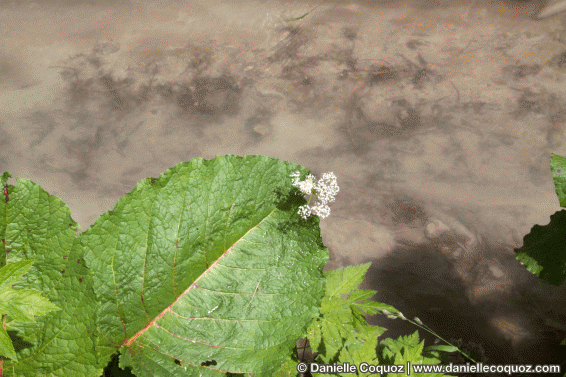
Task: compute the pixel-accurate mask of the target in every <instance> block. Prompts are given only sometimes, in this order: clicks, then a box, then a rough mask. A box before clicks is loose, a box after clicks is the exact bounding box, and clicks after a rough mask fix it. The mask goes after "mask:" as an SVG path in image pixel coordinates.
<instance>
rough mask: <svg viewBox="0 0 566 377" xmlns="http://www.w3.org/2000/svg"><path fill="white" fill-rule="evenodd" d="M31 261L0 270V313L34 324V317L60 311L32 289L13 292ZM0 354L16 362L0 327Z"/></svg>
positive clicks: (12, 348)
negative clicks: (14, 286)
mask: <svg viewBox="0 0 566 377" xmlns="http://www.w3.org/2000/svg"><path fill="white" fill-rule="evenodd" d="M33 262H34V261H33V260H25V261H19V262H15V263H12V264H10V265H7V266H4V267H2V268H1V269H0V313H1V314H5V315H8V317H10V318H11V319H14V320H16V321H22V322H35V318H34V317H36V316H40V315H44V314H47V313H49V312H52V311H56V310H61V309H60V308H59V307H57V306H55V305H53V304H52V303H50V302H49V300H47V299H46V298H45V297H41V292H39V291H36V290H33V289H20V290H15V289H14V288H13V285H15V283H16V282H17V281H18V279H19V278H20V277H21V276H22V275H25V273H26V272H28V270H29V269H30V268H31V265H32V264H33ZM0 354H1V355H5V356H7V357H8V358H10V359H12V360H14V361H17V360H18V359H17V356H16V351H15V350H14V346H13V345H12V341H11V340H10V337H9V336H8V333H7V332H6V330H5V329H4V327H2V326H0Z"/></svg>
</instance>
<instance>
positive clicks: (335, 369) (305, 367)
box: [297, 362, 560, 376]
mask: <svg viewBox="0 0 566 377" xmlns="http://www.w3.org/2000/svg"><path fill="white" fill-rule="evenodd" d="M297 371H298V372H300V373H305V372H307V371H308V372H311V373H321V374H326V373H328V374H330V373H353V374H354V373H358V372H360V373H370V374H384V373H403V374H405V375H407V376H410V375H411V374H414V373H505V374H508V375H512V374H515V373H533V374H536V373H560V365H532V364H507V365H501V364H499V365H495V364H492V365H490V364H483V363H476V364H470V363H467V364H465V365H464V364H452V363H450V364H448V365H439V364H436V365H426V364H413V365H411V363H410V362H407V364H406V365H375V364H370V363H360V364H359V365H356V364H351V363H342V364H338V363H334V364H317V363H299V364H298V365H297Z"/></svg>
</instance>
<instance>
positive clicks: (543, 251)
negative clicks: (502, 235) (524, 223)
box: [515, 153, 566, 376]
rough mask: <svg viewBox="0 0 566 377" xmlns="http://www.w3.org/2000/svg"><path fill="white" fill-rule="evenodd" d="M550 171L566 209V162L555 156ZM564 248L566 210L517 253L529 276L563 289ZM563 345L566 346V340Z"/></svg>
mask: <svg viewBox="0 0 566 377" xmlns="http://www.w3.org/2000/svg"><path fill="white" fill-rule="evenodd" d="M550 171H551V172H552V176H553V179H554V186H555V189H556V195H557V197H558V201H559V203H560V206H561V207H566V158H564V157H562V156H558V155H556V154H554V153H552V154H551V157H550ZM564 245H566V210H560V211H557V212H555V213H554V214H553V215H551V216H550V223H548V225H543V226H540V225H534V226H533V227H532V229H531V232H530V233H529V234H527V235H526V236H525V237H524V239H523V247H521V248H518V249H515V253H516V254H517V255H516V258H517V260H518V261H519V262H521V264H522V265H524V266H525V268H526V269H527V270H528V271H529V272H531V273H532V274H534V275H536V276H538V277H539V278H540V279H541V280H542V281H544V282H545V283H548V284H553V285H561V284H563V283H564V281H566V247H565V246H564ZM560 344H561V345H563V346H564V345H566V339H564V340H563V341H562V342H561V343H560ZM565 356H566V352H565ZM565 376H566V374H565Z"/></svg>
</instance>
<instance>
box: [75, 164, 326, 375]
mask: <svg viewBox="0 0 566 377" xmlns="http://www.w3.org/2000/svg"><path fill="white" fill-rule="evenodd" d="M297 170H299V171H300V172H301V175H302V176H304V175H305V174H307V173H308V170H306V169H305V168H303V167H301V166H299V165H295V164H292V163H289V162H284V161H280V160H277V159H272V158H269V157H266V156H245V157H238V156H232V155H228V156H221V157H216V158H214V159H212V160H204V159H202V158H195V159H192V160H191V161H189V162H185V163H180V164H178V165H177V166H175V167H174V168H171V169H169V170H168V171H167V172H165V173H164V174H162V175H161V177H160V178H159V179H154V178H148V179H145V180H142V181H141V182H139V183H138V185H137V186H136V188H135V189H134V190H133V191H132V192H130V193H128V194H126V196H124V197H123V198H121V199H120V200H119V201H118V203H117V204H116V207H115V208H114V210H113V211H110V212H107V213H105V214H104V215H102V216H101V217H100V218H99V219H98V220H97V221H96V222H95V224H94V225H93V226H92V227H90V228H89V229H88V230H87V231H86V232H85V233H83V234H82V235H81V243H82V245H83V246H84V247H85V249H86V255H85V259H86V261H87V265H88V266H89V268H90V269H91V272H92V276H93V279H94V290H95V293H96V295H97V298H98V300H99V301H100V303H101V306H100V310H99V312H98V322H97V323H98V325H99V329H100V333H99V345H100V346H101V347H102V348H101V355H102V356H103V357H102V358H103V359H105V358H106V357H107V356H109V355H110V354H112V353H115V352H116V351H118V350H119V351H120V353H121V357H120V367H122V368H125V367H126V366H129V367H131V368H132V370H133V373H134V374H136V376H139V377H141V376H148V377H149V376H195V375H202V376H213V375H224V374H225V372H226V371H229V372H232V373H255V374H257V375H268V374H270V373H272V372H273V371H275V370H276V369H278V368H279V366H280V365H281V363H283V362H284V361H286V360H287V358H288V356H289V354H290V351H291V348H292V347H293V346H294V345H295V342H296V340H297V339H298V338H301V337H303V336H305V334H306V328H307V326H308V325H309V324H310V322H311V321H312V319H313V318H314V317H316V316H318V310H319V308H320V302H321V298H322V296H323V293H324V276H323V274H322V269H323V267H324V265H325V263H326V261H327V259H328V250H327V249H326V248H325V247H324V245H323V244H322V239H321V237H320V228H319V227H318V223H319V219H318V217H311V218H309V219H308V220H303V219H301V218H300V216H299V215H298V214H297V210H298V207H299V206H300V205H302V204H304V203H306V201H305V200H304V197H303V196H302V195H297V189H296V188H293V187H292V185H291V183H292V180H291V179H290V178H289V175H290V174H291V173H292V172H294V171H297Z"/></svg>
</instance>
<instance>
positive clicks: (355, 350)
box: [285, 263, 457, 376]
mask: <svg viewBox="0 0 566 377" xmlns="http://www.w3.org/2000/svg"><path fill="white" fill-rule="evenodd" d="M370 265H371V263H365V264H362V265H358V266H348V267H345V268H338V269H337V270H334V271H328V272H326V273H325V277H326V293H325V296H324V297H323V299H322V303H321V309H320V316H319V317H317V318H315V319H314V321H313V322H312V323H311V325H310V326H309V328H308V331H307V333H308V335H307V337H308V341H309V343H310V346H311V350H312V352H313V353H316V357H315V358H314V360H312V362H313V363H317V364H335V363H336V364H339V365H342V364H345V363H350V364H353V365H356V366H358V367H359V366H360V365H361V364H362V363H367V364H370V365H379V366H380V367H381V368H382V370H381V371H382V372H383V375H385V376H397V375H405V373H402V374H399V373H387V371H389V370H391V368H390V367H388V366H392V365H407V364H408V363H410V364H411V365H413V364H438V363H439V362H440V361H441V360H440V358H439V353H438V352H437V351H443V352H454V351H456V350H457V348H456V347H453V346H432V347H428V348H427V349H424V341H423V342H420V343H419V336H418V332H415V333H414V334H413V335H410V336H407V337H400V338H398V339H397V340H393V339H383V340H381V341H380V342H379V346H378V338H379V337H380V336H381V335H382V334H383V333H384V332H385V331H387V329H385V328H382V327H378V326H372V325H369V324H368V323H367V320H366V318H365V315H364V313H365V314H368V315H375V314H377V313H378V312H383V313H387V314H388V315H389V316H394V317H395V318H403V319H406V318H404V316H403V315H402V313H400V312H399V311H398V310H397V309H395V308H394V307H392V306H391V305H387V304H383V303H380V302H376V301H366V300H368V299H370V298H371V297H372V296H373V295H375V293H376V291H373V290H363V289H358V286H359V285H360V284H361V283H362V281H363V279H364V276H365V274H366V272H367V270H368V268H369V267H370ZM416 320H417V321H418V322H419V323H421V324H422V322H420V320H419V319H418V318H416ZM417 326H418V324H417ZM299 362H300V361H299V360H298V359H297V360H295V362H294V363H293V362H289V363H288V364H287V365H286V366H285V367H286V368H287V371H291V370H296V366H297V364H298V363H299ZM374 373H375V372H374ZM374 373H369V372H367V373H363V372H362V371H360V370H358V371H357V375H359V376H368V375H370V374H374ZM412 374H413V375H417V376H420V375H422V376H424V373H412ZM426 374H427V375H433V376H444V374H441V373H436V374H435V373H430V372H429V373H426ZM313 375H314V376H318V375H320V374H318V373H313ZM333 375H335V376H338V375H339V376H351V375H352V374H350V373H336V374H333Z"/></svg>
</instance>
